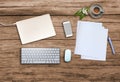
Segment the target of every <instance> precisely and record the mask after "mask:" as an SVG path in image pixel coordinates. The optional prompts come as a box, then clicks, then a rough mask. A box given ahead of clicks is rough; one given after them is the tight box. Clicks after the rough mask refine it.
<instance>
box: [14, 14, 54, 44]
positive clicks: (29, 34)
mask: <svg viewBox="0 0 120 82" xmlns="http://www.w3.org/2000/svg"><path fill="white" fill-rule="evenodd" d="M16 25H17V29H18V32H19V35H20V39H21V42H22V44H26V43H30V42H34V41H37V40H41V39H45V38H49V37H52V36H55V35H56V33H55V30H54V26H53V24H52V21H51V18H50V15H49V14H45V15H42V16H37V17H34V18H30V19H26V20H22V21H18V22H16Z"/></svg>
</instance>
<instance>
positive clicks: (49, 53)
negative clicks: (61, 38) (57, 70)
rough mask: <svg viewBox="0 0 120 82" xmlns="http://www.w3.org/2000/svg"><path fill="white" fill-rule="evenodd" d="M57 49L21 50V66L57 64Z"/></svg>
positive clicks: (58, 53)
mask: <svg viewBox="0 0 120 82" xmlns="http://www.w3.org/2000/svg"><path fill="white" fill-rule="evenodd" d="M59 63H60V49H59V48H21V64H59Z"/></svg>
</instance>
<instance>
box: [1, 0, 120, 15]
mask: <svg viewBox="0 0 120 82" xmlns="http://www.w3.org/2000/svg"><path fill="white" fill-rule="evenodd" d="M94 3H98V4H101V5H102V6H103V8H104V10H105V14H120V9H119V8H120V5H119V3H120V0H60V1H58V0H49V1H48V0H1V1H0V12H1V13H0V15H40V14H44V13H50V14H51V15H73V14H74V13H75V12H76V11H77V10H79V9H80V8H82V7H85V6H90V5H91V4H94ZM64 11H66V12H64ZM23 12H24V13H23Z"/></svg>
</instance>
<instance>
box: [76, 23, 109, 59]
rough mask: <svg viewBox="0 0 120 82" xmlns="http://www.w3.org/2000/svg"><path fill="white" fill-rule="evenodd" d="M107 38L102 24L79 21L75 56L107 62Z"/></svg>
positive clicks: (106, 31)
mask: <svg viewBox="0 0 120 82" xmlns="http://www.w3.org/2000/svg"><path fill="white" fill-rule="evenodd" d="M107 36H108V29H104V27H103V26H102V23H95V22H86V21H78V25H77V36H76V47H75V54H78V55H81V59H91V60H102V61H105V60H106V48H107Z"/></svg>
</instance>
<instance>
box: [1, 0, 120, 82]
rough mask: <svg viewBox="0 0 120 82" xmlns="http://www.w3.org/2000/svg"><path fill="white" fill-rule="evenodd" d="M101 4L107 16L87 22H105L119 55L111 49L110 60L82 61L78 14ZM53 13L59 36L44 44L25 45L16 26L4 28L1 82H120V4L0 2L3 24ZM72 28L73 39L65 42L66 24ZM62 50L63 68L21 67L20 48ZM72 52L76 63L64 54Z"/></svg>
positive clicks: (106, 0) (103, 0)
mask: <svg viewBox="0 0 120 82" xmlns="http://www.w3.org/2000/svg"><path fill="white" fill-rule="evenodd" d="M94 3H98V4H101V5H102V6H103V8H104V10H105V13H104V15H103V17H102V18H100V19H92V18H90V17H89V16H87V17H85V18H84V19H83V20H84V21H93V22H103V25H104V26H105V28H108V29H109V36H110V37H111V38H112V40H113V44H114V46H115V50H116V55H112V53H111V49H110V46H109V45H108V46H107V60H106V61H105V62H103V61H91V60H81V59H80V56H78V55H75V54H74V47H75V40H76V25H77V21H78V20H79V18H78V17H74V16H73V15H74V13H75V12H76V11H77V10H79V9H80V8H82V7H85V6H90V5H91V4H94ZM45 13H50V14H51V15H52V16H51V18H52V21H53V24H54V27H55V30H56V33H57V35H56V36H55V37H51V38H48V39H44V40H41V41H36V42H32V43H29V44H26V45H21V42H20V38H19V35H18V32H17V28H16V26H14V25H13V26H9V27H3V26H0V82H120V0H59V1H58V0H0V23H4V24H12V23H15V22H17V21H20V20H24V19H27V18H31V17H35V16H39V15H42V14H45ZM67 20H69V21H70V22H71V24H72V30H73V37H71V38H65V36H64V31H63V27H62V22H63V21H67ZM23 47H59V48H60V49H61V56H60V58H61V64H59V65H21V64H20V48H23ZM66 48H69V49H71V50H72V61H71V62H70V63H65V62H64V60H63V59H64V50H65V49H66Z"/></svg>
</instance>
